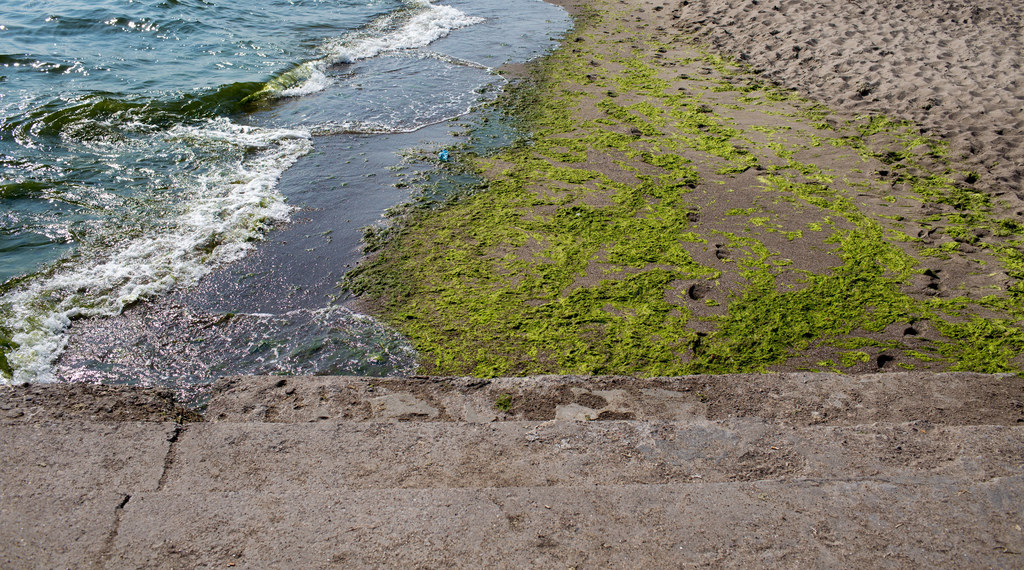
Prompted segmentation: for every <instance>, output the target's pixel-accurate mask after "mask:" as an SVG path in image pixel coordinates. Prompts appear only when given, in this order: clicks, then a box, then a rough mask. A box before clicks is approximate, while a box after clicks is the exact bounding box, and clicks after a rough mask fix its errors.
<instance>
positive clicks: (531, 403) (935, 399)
mask: <svg viewBox="0 0 1024 570" xmlns="http://www.w3.org/2000/svg"><path fill="white" fill-rule="evenodd" d="M214 389H215V391H216V397H214V398H213V399H212V400H211V401H210V403H209V406H208V408H207V412H206V417H207V419H208V420H210V421H258V422H308V421H322V420H328V419H333V420H363V421H365V420H424V419H431V420H437V421H492V420H496V419H525V420H549V419H555V418H556V417H557V418H558V419H581V420H582V419H587V417H589V419H638V420H643V419H666V420H688V419H695V418H705V419H716V420H717V419H725V418H729V417H760V418H766V419H772V420H777V421H779V422H783V423H796V424H807V423H810V424H817V423H827V424H831V425H858V424H865V423H872V422H884V421H895V422H903V421H913V420H920V421H929V422H935V423H942V424H945V425H976V424H1013V423H1016V422H1024V379H1022V378H1020V377H1018V376H1014V375H1010V374H1002V375H998V374H997V375H986V374H975V373H970V372H946V373H923V372H897V373H888V374H865V375H860V376H846V375H843V374H830V373H800V372H797V373H788V374H724V375H718V376H710V375H709V376H687V377H680V378H650V379H637V378H631V377H618V376H602V377H586V376H539V377H530V378H499V379H493V380H481V379H477V378H377V379H373V380H367V381H347V380H346V379H344V378H335V377H329V376H312V377H297V378H284V377H280V376H261V377H249V378H244V379H243V378H225V379H223V380H221V381H219V382H218V383H217V385H216V386H215V388H214ZM506 394H507V395H508V396H509V398H510V400H509V401H510V405H511V407H510V408H509V409H508V410H507V411H502V410H499V409H497V408H496V407H495V403H496V402H497V399H498V398H499V397H501V396H502V395H506ZM406 395H411V396H413V397H414V398H408V397H407V396H406Z"/></svg>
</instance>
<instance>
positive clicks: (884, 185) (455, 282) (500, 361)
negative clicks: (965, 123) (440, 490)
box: [346, 12, 1024, 376]
mask: <svg viewBox="0 0 1024 570" xmlns="http://www.w3.org/2000/svg"><path fill="white" fill-rule="evenodd" d="M627 16H628V15H624V14H615V13H614V12H608V13H606V14H604V15H601V16H599V15H596V14H590V15H589V17H588V18H589V19H587V20H584V21H583V22H582V23H581V25H580V26H579V27H578V28H577V30H576V32H574V33H575V37H570V38H569V40H570V41H569V42H568V43H567V45H569V46H573V48H572V49H569V48H563V49H561V50H559V51H558V52H556V53H554V54H552V55H551V56H549V57H548V58H546V59H545V60H543V61H542V62H540V63H538V64H536V65H535V66H534V69H533V81H532V82H531V83H527V84H524V85H520V86H518V87H516V88H514V89H512V90H511V91H510V92H509V93H507V94H506V95H505V96H504V97H503V99H502V100H501V104H502V105H503V107H502V108H503V109H505V112H506V114H504V115H503V114H501V113H498V114H497V115H495V114H493V113H492V114H491V115H490V116H489V119H488V121H491V126H493V123H494V122H495V121H497V122H500V121H512V122H514V123H515V124H516V125H517V126H520V127H521V130H522V131H524V132H529V133H530V135H529V136H528V137H525V138H523V139H522V140H519V141H517V142H515V143H513V144H511V145H510V146H509V147H507V148H505V149H503V150H499V151H497V152H495V153H490V154H488V155H486V156H484V155H482V154H481V153H476V154H474V148H473V147H472V145H470V146H469V147H467V148H466V149H463V152H462V154H461V156H463V157H464V159H465V163H464V165H462V166H461V167H462V168H465V169H466V170H465V171H463V172H457V173H451V176H452V178H451V180H455V179H456V178H458V179H459V180H462V182H463V183H464V184H465V185H466V186H465V188H464V189H463V190H461V191H454V192H448V193H446V194H445V197H444V198H443V199H441V200H440V201H438V200H431V202H432V204H433V205H432V206H431V207H429V208H427V207H420V208H406V209H403V210H402V211H401V212H400V214H401V215H400V220H399V221H398V222H397V223H396V224H395V225H394V226H393V229H392V230H391V231H390V232H389V233H388V234H386V235H378V234H376V233H375V234H372V235H370V236H369V239H368V246H369V247H370V248H372V249H373V250H374V251H375V253H374V255H373V257H372V258H371V259H370V260H369V261H368V262H366V263H365V264H363V265H362V266H361V267H360V268H359V269H358V270H357V271H355V272H353V273H352V274H351V275H350V276H349V279H348V282H347V283H346V286H347V287H349V288H350V289H351V290H353V291H354V292H356V293H358V294H360V295H362V296H363V298H364V299H367V300H369V301H370V302H371V303H372V304H373V305H374V306H375V307H376V309H377V310H378V311H379V313H380V314H381V315H382V316H384V317H385V318H386V319H387V320H388V321H389V322H391V323H392V324H393V325H394V326H396V327H397V328H398V329H399V330H401V331H402V332H403V333H404V334H406V335H407V336H408V337H409V338H410V339H411V340H412V341H413V343H414V344H415V346H416V348H417V349H418V350H419V351H420V354H421V355H423V356H424V361H423V362H422V367H423V369H424V371H425V372H430V373H437V374H473V375H476V376H500V375H509V374H538V373H587V374H639V375H679V374H688V373H703V372H745V371H759V370H769V369H775V370H778V369H816V368H818V367H821V366H825V367H827V368H829V369H842V370H871V369H876V368H881V367H884V366H895V367H901V368H904V369H920V368H934V369H956V370H978V371H1011V370H1013V371H1019V370H1020V369H1021V367H1022V365H1024V362H1022V360H1021V358H1020V356H1019V355H1020V354H1021V352H1022V351H1024V334H1022V333H1021V330H1022V328H1024V327H1022V326H1021V324H1022V322H1024V309H1022V308H1021V303H1020V300H1021V298H1022V293H1024V291H1022V289H1021V286H1020V285H1019V283H1020V279H1021V277H1024V255H1022V254H1021V253H1020V252H1021V251H1022V249H1021V247H1020V244H1021V241H1020V232H1021V229H1022V228H1021V227H1020V225H1014V224H1013V221H1012V220H1009V219H1004V218H1000V217H999V216H997V215H995V214H993V211H994V210H993V208H992V201H991V198H989V197H988V195H986V194H985V193H984V192H981V191H978V190H976V189H973V188H970V187H969V185H964V184H962V183H956V182H955V181H954V180H953V175H954V174H955V173H956V171H955V169H954V167H952V166H950V165H949V164H948V162H947V159H946V157H945V149H944V147H943V145H942V144H940V143H937V142H935V141H931V140H929V139H926V138H924V137H921V136H920V134H919V133H916V132H915V131H914V129H913V126H912V125H909V124H907V123H901V122H899V121H894V120H892V119H889V118H886V117H877V116H869V117H857V118H850V119H847V120H837V119H836V118H834V117H832V116H831V115H830V114H829V113H828V111H827V110H826V109H824V108H823V107H821V106H819V105H814V104H812V103H808V102H806V101H801V100H800V99H799V98H797V97H795V96H794V95H793V94H792V93H790V92H787V91H784V90H781V89H779V88H778V87H775V86H772V85H769V84H767V83H765V82H764V81H763V80H762V79H761V78H759V77H757V76H756V75H754V74H753V73H752V72H750V70H747V69H745V68H744V67H743V66H742V65H740V64H737V63H735V62H733V61H731V60H728V59H725V58H720V57H717V56H714V55H712V54H708V53H706V52H702V51H701V50H699V49H698V48H695V47H693V46H692V45H686V44H684V43H683V41H682V40H683V39H685V38H680V39H679V41H677V42H673V43H672V44H671V45H662V44H658V43H656V42H651V41H647V40H645V39H644V38H643V36H642V34H638V33H637V32H636V31H635V30H629V29H626V28H625V27H621V28H619V29H618V30H617V31H616V32H614V33H612V34H608V35H603V36H601V37H597V36H596V34H592V33H589V28H588V27H587V22H594V21H596V20H597V19H599V18H610V19H616V18H624V19H622V20H621V21H623V22H628V21H629V20H628V17H627ZM575 38H579V39H580V40H581V41H579V42H575V41H571V40H574V39H575ZM581 45H585V46H586V48H585V49H581V48H580V47H579V46H581ZM491 126H489V127H488V128H491ZM983 176H984V173H971V174H970V175H969V176H968V175H964V180H973V181H975V182H976V181H977V180H979V179H980V178H983ZM430 188H431V186H430V185H426V186H424V190H423V193H424V195H431V193H432V190H431V189H430ZM439 202H440V204H441V205H440V206H439V207H438V203H439ZM968 247H971V248H975V249H976V250H980V251H981V252H982V253H984V254H985V255H986V256H987V257H986V258H985V259H984V260H983V259H980V258H978V259H975V258H970V257H965V255H966V253H965V252H966V251H967V249H968ZM936 256H938V257H936ZM982 263H990V264H994V265H997V266H998V268H994V267H987V268H986V269H987V270H989V271H990V272H991V271H993V270H994V271H1002V272H1004V273H1005V274H1006V281H1005V283H1003V284H1000V283H1001V282H996V281H992V282H991V283H995V285H993V287H994V288H993V289H991V290H989V291H988V292H987V293H986V294H980V293H979V291H981V289H979V286H977V285H975V283H976V282H978V283H982V284H983V285H984V284H988V283H990V282H989V281H985V279H986V275H987V274H982V272H981V271H980V270H977V271H970V269H971V268H972V267H978V268H980V267H981V265H982ZM964 267H967V268H968V269H967V270H965V269H963V268H964ZM979 275H980V277H979ZM873 367H874V368H873Z"/></svg>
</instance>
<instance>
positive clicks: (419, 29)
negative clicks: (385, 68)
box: [267, 0, 484, 97]
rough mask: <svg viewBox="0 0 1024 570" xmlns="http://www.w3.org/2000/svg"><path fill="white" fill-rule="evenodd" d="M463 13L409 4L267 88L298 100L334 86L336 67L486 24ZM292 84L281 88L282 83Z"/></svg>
mask: <svg viewBox="0 0 1024 570" xmlns="http://www.w3.org/2000/svg"><path fill="white" fill-rule="evenodd" d="M483 21H484V20H483V18H478V17H475V16H468V15H466V14H465V13H464V12H462V11H461V10H458V9H457V8H453V7H451V6H445V5H435V4H431V3H430V2H428V1H426V0H417V1H413V2H410V3H409V9H408V10H405V11H403V12H399V13H397V14H389V15H387V16H384V17H382V18H381V19H379V20H377V21H376V22H374V23H373V24H371V25H369V26H367V27H366V28H365V29H363V30H360V31H358V32H353V33H350V34H346V35H345V36H343V37H341V38H337V39H333V40H330V41H328V42H327V43H325V44H324V45H323V46H321V48H320V51H321V52H323V53H324V54H325V55H324V57H323V58H321V59H318V60H315V61H310V62H307V63H304V64H302V65H300V66H298V67H296V68H295V69H293V70H291V71H289V72H288V73H286V74H284V75H283V76H282V77H280V78H278V80H275V81H271V82H270V83H268V85H267V89H268V90H269V91H271V92H276V95H277V96H281V97H297V96H301V95H309V94H311V93H316V92H318V91H323V90H324V89H326V88H327V87H328V86H330V85H331V80H330V78H328V77H327V74H326V73H325V71H326V69H327V68H328V67H330V66H332V65H338V64H342V63H355V62H357V61H360V60H364V59H370V58H372V57H376V56H378V55H381V54H384V53H390V52H397V51H402V50H411V49H416V48H421V47H424V46H427V45H430V44H431V43H433V42H435V41H437V40H439V39H441V38H443V37H445V36H447V35H448V34H449V33H451V32H452V30H457V29H459V28H464V27H466V26H471V25H473V24H478V23H480V22H483ZM282 83H283V84H285V85H289V86H288V87H287V88H284V89H281V86H282V85H281V84H282Z"/></svg>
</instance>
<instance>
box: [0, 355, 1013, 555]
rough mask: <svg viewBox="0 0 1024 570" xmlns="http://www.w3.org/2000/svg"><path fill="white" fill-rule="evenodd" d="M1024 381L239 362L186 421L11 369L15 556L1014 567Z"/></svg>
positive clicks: (0, 511)
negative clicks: (386, 375) (343, 372)
mask: <svg viewBox="0 0 1024 570" xmlns="http://www.w3.org/2000/svg"><path fill="white" fill-rule="evenodd" d="M915 387H916V388H915ZM1021 389H1022V385H1021V380H1020V379H1019V378H1017V377H1010V376H984V375H970V374H939V375H930V376H924V375H913V374H911V375H903V374H883V375H873V376H866V377H846V376H839V375H799V374H788V375H737V376H729V377H694V378H665V379H652V380H638V379H633V378H597V379H588V378H584V377H572V376H559V377H542V378H538V379H525V378H512V379H499V380H474V379H467V378H448V379H433V378H410V379H383V380H381V379H367V378H340V377H335V378H328V377H312V378H280V377H266V378H236V379H229V380H225V381H223V382H220V383H218V385H217V386H215V387H214V390H213V391H212V395H211V397H210V400H209V406H208V409H207V410H206V421H199V422H189V421H185V420H189V419H198V418H197V416H196V414H195V412H194V411H189V410H184V409H182V408H181V406H180V405H179V404H178V403H176V402H175V401H174V399H173V397H172V395H169V394H168V393H166V392H164V391H159V390H145V389H128V388H120V389H118V388H105V387H95V386H83V385H78V386H22V387H16V388H13V389H8V390H6V391H3V392H2V393H0V568H30V567H82V566H91V567H109V568H136V567H156V568H195V567H210V566H220V567H223V566H228V565H231V564H235V565H237V566H239V567H254V568H260V567H296V566H303V567H305V566H311V567H338V566H346V567H348V566H356V567H367V566H380V565H388V566H399V565H401V566H405V565H412V566H417V567H434V566H463V567H480V566H488V567H490V566H493V567H506V568H511V567H522V566H533V567H538V566H539V567H554V566H565V567H579V566H581V565H584V564H586V565H600V566H626V567H640V566H652V565H654V566H673V567H675V566H687V565H698V564H702V565H725V566H743V567H748V566H762V567H765V566H773V567H774V566H788V567H796V566H808V565H813V566H837V565H839V564H848V563H850V562H853V563H857V562H859V563H862V564H867V565H869V566H871V567H876V566H894V567H921V566H936V565H942V566H962V567H1006V568H1020V567H1024V554H1022V553H1024V529H1022V527H1024V501H1022V499H1024V497H1022V496H1021V495H1024V424H1022V423H1020V422H1019V420H1020V419H1021V418H1020V399H1021V398H1020V392H1021ZM890 392H891V393H892V394H893V395H890ZM744 394H747V395H748V396H749V397H748V398H747V399H744V398H742V396H743V395H744ZM505 395H508V396H505ZM499 398H502V400H501V402H502V404H501V405H497V404H498V403H499ZM504 404H510V405H509V406H505V405H504ZM506 407H507V409H503V408H506ZM623 418H631V419H623ZM591 420H607V421H591Z"/></svg>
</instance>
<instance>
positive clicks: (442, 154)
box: [437, 150, 448, 162]
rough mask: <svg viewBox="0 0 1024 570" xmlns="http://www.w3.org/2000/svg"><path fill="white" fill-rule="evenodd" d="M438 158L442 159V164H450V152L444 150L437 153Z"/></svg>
mask: <svg viewBox="0 0 1024 570" xmlns="http://www.w3.org/2000/svg"><path fill="white" fill-rule="evenodd" d="M437 158H440V159H441V162H448V151H447V150H442V151H441V152H439V153H437Z"/></svg>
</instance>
